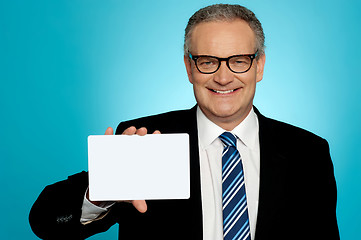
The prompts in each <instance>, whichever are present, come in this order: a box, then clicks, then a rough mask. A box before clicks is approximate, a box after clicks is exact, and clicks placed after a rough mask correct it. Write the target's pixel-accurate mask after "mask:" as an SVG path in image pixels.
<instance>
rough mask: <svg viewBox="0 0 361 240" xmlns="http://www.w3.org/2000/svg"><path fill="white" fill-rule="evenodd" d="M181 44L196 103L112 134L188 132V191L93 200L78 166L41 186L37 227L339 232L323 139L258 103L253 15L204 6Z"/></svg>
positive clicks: (212, 235)
mask: <svg viewBox="0 0 361 240" xmlns="http://www.w3.org/2000/svg"><path fill="white" fill-rule="evenodd" d="M184 49H185V52H184V63H185V66H186V69H187V74H188V78H189V81H190V82H191V84H193V89H194V94H195V97H196V100H197V105H196V106H195V107H194V108H192V109H190V110H183V111H175V112H169V113H165V114H160V115H155V116H151V117H145V118H140V119H136V120H132V121H128V122H123V123H120V124H119V126H118V128H117V131H116V134H128V135H132V134H139V135H145V134H146V133H147V132H149V133H159V131H160V132H161V133H184V132H185V133H188V134H189V136H190V166H191V169H190V171H191V179H190V180H191V195H190V196H191V197H190V199H187V200H157V201H147V202H145V201H144V200H134V201H131V202H132V204H129V203H127V202H118V203H106V202H90V201H89V200H88V198H87V188H88V181H87V173H85V172H82V173H79V174H76V175H73V176H70V177H69V178H68V179H67V180H65V181H62V182H58V183H55V184H53V185H50V186H47V187H46V188H45V189H44V191H43V192H42V193H41V195H40V196H39V198H38V200H37V201H36V202H35V204H34V206H33V208H32V210H31V213H30V223H31V226H32V229H33V231H34V232H35V233H36V234H37V235H38V236H39V237H40V238H43V239H84V238H86V237H88V236H91V235H93V234H96V233H99V232H103V231H106V230H107V229H108V228H109V227H110V226H112V225H113V224H115V223H119V239H207V240H208V239H257V240H261V239H339V233H338V227H337V221H336V213H335V208H336V184H335V179H334V174H333V166H332V161H331V158H330V154H329V149H328V144H327V142H326V141H325V140H324V139H322V138H320V137H318V136H316V135H314V134H312V133H310V132H307V131H305V130H302V129H299V128H297V127H293V126H291V125H287V124H285V123H281V122H278V121H275V120H271V119H268V118H266V117H264V116H263V115H261V114H260V113H259V111H258V110H257V109H256V108H255V107H253V98H254V94H255V89H256V83H257V82H259V81H261V80H262V78H263V69H264V64H265V53H264V34H263V30H262V26H261V23H260V22H259V21H258V19H257V18H256V17H255V15H254V14H253V13H252V12H251V11H249V10H248V9H246V8H244V7H241V6H239V5H224V4H219V5H212V6H209V7H206V8H203V9H201V10H199V11H198V12H196V13H195V14H194V15H193V16H192V17H191V18H190V20H189V22H188V25H187V28H186V33H185V47H184ZM106 134H113V130H112V129H111V128H108V129H107V131H106ZM149 160H150V161H151V159H149Z"/></svg>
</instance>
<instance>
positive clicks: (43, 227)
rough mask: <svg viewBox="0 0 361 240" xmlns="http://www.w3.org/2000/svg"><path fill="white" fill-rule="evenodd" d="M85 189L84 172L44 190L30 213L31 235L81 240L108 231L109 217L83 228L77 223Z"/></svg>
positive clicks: (110, 218)
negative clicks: (32, 233)
mask: <svg viewBox="0 0 361 240" xmlns="http://www.w3.org/2000/svg"><path fill="white" fill-rule="evenodd" d="M87 187H88V174H87V173H86V172H81V173H78V174H75V175H73V176H70V177H69V178H68V179H67V180H64V181H60V182H57V183H55V184H52V185H49V186H47V187H45V188H44V190H43V191H42V192H41V194H40V195H39V197H38V199H37V200H36V201H35V203H34V205H33V207H32V209H31V211H30V215H29V222H30V226H31V228H32V230H33V232H34V233H35V234H36V235H37V236H38V237H39V238H41V239H85V238H87V237H89V236H91V235H94V234H96V233H99V232H104V231H106V230H108V229H109V228H110V227H111V226H112V225H113V224H114V223H115V220H114V218H113V217H112V214H108V215H107V216H106V217H104V218H103V219H101V220H99V221H94V222H93V223H90V224H87V225H83V224H81V223H80V217H81V208H82V205H83V199H84V194H85V191H86V189H87Z"/></svg>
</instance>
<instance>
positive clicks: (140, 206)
mask: <svg viewBox="0 0 361 240" xmlns="http://www.w3.org/2000/svg"><path fill="white" fill-rule="evenodd" d="M107 132H109V133H111V134H113V129H112V128H108V129H107V131H105V134H107ZM147 132H148V130H147V129H146V128H145V127H142V128H139V129H136V128H135V127H133V126H132V127H129V128H127V129H125V130H124V132H123V133H122V134H124V135H134V134H137V135H139V136H144V135H146V134H147ZM153 134H160V131H158V130H156V131H154V132H153ZM127 202H130V203H132V204H133V206H134V207H135V208H136V209H137V210H138V211H139V212H141V213H145V212H146V211H147V203H146V202H145V200H130V201H127Z"/></svg>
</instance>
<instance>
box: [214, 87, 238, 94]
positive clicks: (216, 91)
mask: <svg viewBox="0 0 361 240" xmlns="http://www.w3.org/2000/svg"><path fill="white" fill-rule="evenodd" d="M238 89H239V88H236V89H231V90H225V91H221V90H215V89H209V90H211V91H212V92H214V93H219V94H228V93H232V92H234V91H237V90H238Z"/></svg>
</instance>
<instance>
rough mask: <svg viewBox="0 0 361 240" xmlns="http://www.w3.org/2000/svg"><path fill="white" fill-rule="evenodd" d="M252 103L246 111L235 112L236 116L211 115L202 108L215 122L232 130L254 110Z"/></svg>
mask: <svg viewBox="0 0 361 240" xmlns="http://www.w3.org/2000/svg"><path fill="white" fill-rule="evenodd" d="M252 106H253V105H252V104H251V105H250V107H248V108H247V110H246V111H243V112H242V113H239V114H235V116H229V117H218V116H213V115H209V114H206V113H205V112H204V111H203V110H202V108H201V110H202V112H203V114H204V115H205V116H206V117H207V118H208V119H209V120H211V121H212V122H213V123H214V124H216V125H217V126H219V127H221V128H223V129H224V130H226V131H232V130H233V129H234V128H235V127H237V126H238V125H239V124H240V123H241V122H243V120H244V119H245V118H246V117H247V116H248V114H249V113H250V112H251V110H252Z"/></svg>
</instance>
